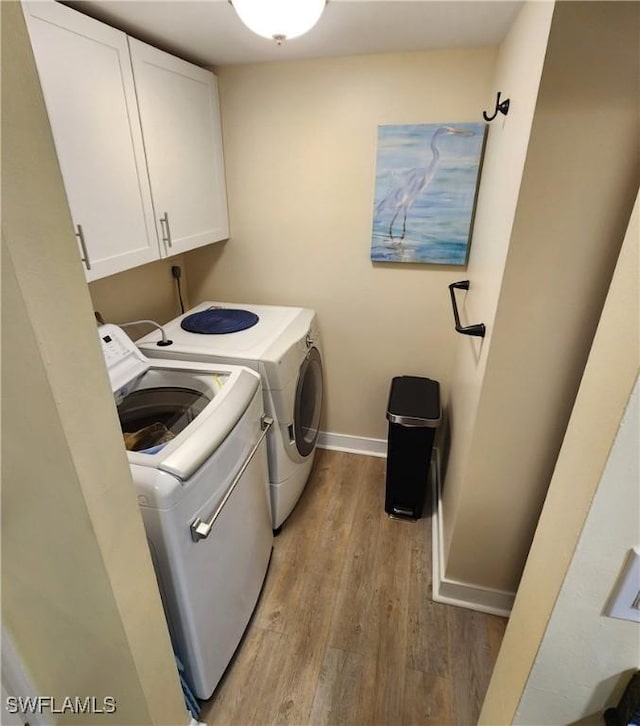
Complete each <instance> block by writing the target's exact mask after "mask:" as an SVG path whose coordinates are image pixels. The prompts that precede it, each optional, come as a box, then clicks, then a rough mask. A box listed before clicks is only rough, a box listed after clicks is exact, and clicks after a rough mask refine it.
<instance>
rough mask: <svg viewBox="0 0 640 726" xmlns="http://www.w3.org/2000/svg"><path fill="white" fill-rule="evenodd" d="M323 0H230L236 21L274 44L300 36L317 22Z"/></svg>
mask: <svg viewBox="0 0 640 726" xmlns="http://www.w3.org/2000/svg"><path fill="white" fill-rule="evenodd" d="M325 4H326V0H233V2H232V5H233V7H234V8H235V10H236V12H237V13H238V15H239V16H240V20H242V22H243V23H244V24H245V25H246V26H247V27H248V28H249V29H250V30H253V32H254V33H257V34H258V35H261V36H262V37H263V38H273V39H274V40H276V41H277V42H278V43H280V42H282V41H283V40H286V39H290V38H297V37H298V36H299V35H303V33H306V32H307V31H308V30H311V28H313V26H314V25H315V24H316V23H317V22H318V20H319V19H320V16H321V15H322V11H323V10H324V6H325Z"/></svg>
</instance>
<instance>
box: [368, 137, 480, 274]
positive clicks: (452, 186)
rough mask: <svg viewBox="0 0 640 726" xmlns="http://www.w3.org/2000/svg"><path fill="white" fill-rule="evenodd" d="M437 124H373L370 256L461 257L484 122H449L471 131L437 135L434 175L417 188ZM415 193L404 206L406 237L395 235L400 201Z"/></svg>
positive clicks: (443, 260) (457, 260)
mask: <svg viewBox="0 0 640 726" xmlns="http://www.w3.org/2000/svg"><path fill="white" fill-rule="evenodd" d="M441 125H442V124H416V125H401V126H393V125H392V126H380V127H379V128H378V155H377V165H376V188H375V200H374V210H373V211H374V216H373V230H372V238H371V259H372V260H374V261H380V262H423V263H424V262H426V263H433V264H444V265H463V264H464V263H465V262H466V258H467V249H468V243H469V237H470V234H471V229H470V227H471V218H472V214H473V204H474V200H475V194H476V185H477V179H478V170H479V165H480V156H481V152H482V144H483V139H484V132H485V125H484V124H481V123H480V124H448V125H450V126H453V127H454V128H456V129H460V130H463V131H466V132H470V133H471V134H472V135H469V136H460V135H454V134H439V135H438V138H437V140H436V145H437V147H438V150H439V152H440V159H439V162H438V164H437V166H436V168H435V171H434V174H433V177H432V178H431V179H430V180H427V182H426V184H425V185H424V187H423V188H421V189H420V187H421V183H422V180H423V177H424V175H425V173H426V172H427V171H428V169H429V165H430V163H431V161H432V158H433V154H432V151H431V148H430V143H431V137H432V135H433V134H434V132H435V131H436V130H437V129H438V128H440V126H441ZM416 190H418V191H417V192H416ZM414 196H415V198H414V199H413V201H412V202H411V203H410V204H408V206H407V217H406V233H405V237H404V239H400V238H401V235H402V228H403V221H404V208H403V202H406V201H407V200H410V199H412V198H413V197H414ZM385 200H386V201H385ZM397 211H399V214H398V216H397V218H396V219H395V222H394V223H393V228H392V230H391V232H392V233H391V235H390V234H389V230H390V224H391V221H392V219H393V217H394V215H395V214H396V212H397Z"/></svg>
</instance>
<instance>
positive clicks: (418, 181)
mask: <svg viewBox="0 0 640 726" xmlns="http://www.w3.org/2000/svg"><path fill="white" fill-rule="evenodd" d="M449 134H455V135H457V136H473V133H472V132H471V131H464V130H463V129H456V128H454V127H453V126H440V127H439V128H437V129H436V130H435V131H434V132H433V135H432V136H431V144H430V147H431V160H430V161H429V164H428V165H427V166H420V167H416V168H414V169H410V170H409V171H408V172H406V174H405V175H404V179H403V181H402V183H401V184H399V185H398V186H396V187H393V188H392V189H391V190H390V191H389V193H388V194H387V195H386V196H385V197H384V198H383V199H382V200H381V201H380V202H379V203H378V206H377V207H376V215H378V214H380V213H381V212H383V211H385V210H390V211H391V212H392V213H393V217H392V218H391V223H390V224H389V239H390V240H392V241H394V240H395V239H396V238H394V236H393V225H394V224H395V222H396V219H397V218H398V217H399V215H400V214H402V216H403V221H402V234H401V235H400V238H399V240H400V241H399V242H397V243H396V244H401V243H402V240H404V238H405V236H406V234H407V213H408V211H409V209H410V208H411V206H412V205H413V203H414V202H415V201H416V199H417V198H418V196H419V195H420V193H421V192H423V191H424V190H425V189H426V188H427V187H428V186H429V184H431V181H432V180H433V177H434V176H435V175H436V172H437V170H438V164H439V163H440V151H439V149H438V145H437V141H438V139H439V138H440V137H441V136H444V135H449Z"/></svg>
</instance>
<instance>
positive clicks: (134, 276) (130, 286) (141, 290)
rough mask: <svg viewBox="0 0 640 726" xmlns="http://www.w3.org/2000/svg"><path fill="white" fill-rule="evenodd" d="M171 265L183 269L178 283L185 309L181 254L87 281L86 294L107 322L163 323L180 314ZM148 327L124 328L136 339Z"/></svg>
mask: <svg viewBox="0 0 640 726" xmlns="http://www.w3.org/2000/svg"><path fill="white" fill-rule="evenodd" d="M173 265H178V266H179V267H180V268H181V269H182V276H181V278H180V285H181V288H182V300H183V302H184V305H185V309H187V308H188V306H189V297H188V284H187V277H186V271H185V265H184V256H183V255H176V256H175V257H171V258H169V259H168V260H159V261H158V262H151V263H149V264H147V265H142V266H141V267H134V268H133V269H132V270H126V271H125V272H121V273H119V274H117V275H111V276H109V277H104V278H102V279H101V280H96V281H95V282H92V283H90V284H89V294H90V295H91V302H92V304H93V309H94V310H96V311H98V312H99V313H100V314H101V315H102V317H103V319H104V320H105V322H107V323H126V322H130V321H131V320H141V319H147V320H149V319H151V320H155V321H156V322H158V323H164V322H166V321H167V320H171V319H172V318H175V317H176V315H179V314H180V304H179V298H178V292H177V288H176V284H175V279H174V278H173V277H172V275H171V267H172V266H173ZM149 330H150V328H149V327H148V326H147V327H145V326H136V327H131V328H127V331H126V332H127V333H128V334H129V335H131V336H132V337H133V338H134V339H135V338H139V337H141V336H142V335H146V333H148V332H149Z"/></svg>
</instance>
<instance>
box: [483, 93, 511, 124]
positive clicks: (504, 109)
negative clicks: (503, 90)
mask: <svg viewBox="0 0 640 726" xmlns="http://www.w3.org/2000/svg"><path fill="white" fill-rule="evenodd" d="M498 111H500V113H503V114H504V115H505V116H506V115H507V114H508V113H509V99H508V98H506V99H505V100H504V101H502V102H500V91H498V97H497V98H496V110H495V111H494V112H493V116H487V112H486V111H483V112H482V118H483V119H484V120H485V121H487V122H488V121H493V119H494V118H495V117H496V116H497V115H498Z"/></svg>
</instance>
